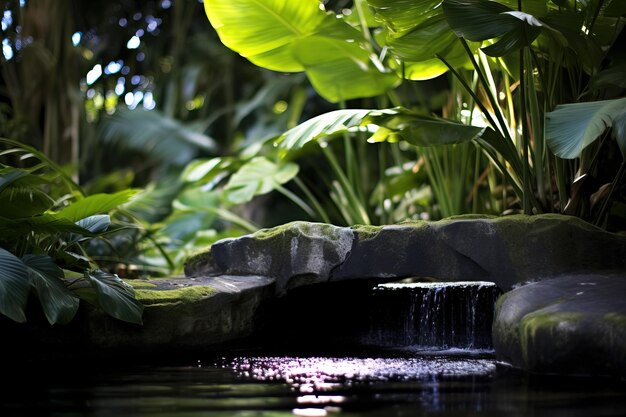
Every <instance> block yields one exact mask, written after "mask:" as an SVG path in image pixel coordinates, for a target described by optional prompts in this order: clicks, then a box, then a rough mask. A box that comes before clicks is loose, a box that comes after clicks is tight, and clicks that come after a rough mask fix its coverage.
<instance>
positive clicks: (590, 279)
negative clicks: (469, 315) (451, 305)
mask: <svg viewBox="0 0 626 417" xmlns="http://www.w3.org/2000/svg"><path fill="white" fill-rule="evenodd" d="M624 294H626V274H624V273H614V274H606V275H591V274H583V275H570V276H563V277H559V278H555V279H550V280H545V281H541V282H536V283H532V284H528V285H525V286H523V287H520V288H517V289H514V290H513V291H510V292H509V293H507V294H505V295H504V296H502V297H501V298H500V300H498V303H497V305H496V313H495V318H494V324H493V343H494V347H495V349H496V355H497V357H498V359H499V360H501V361H503V362H506V363H509V364H511V365H513V366H514V367H518V368H521V369H525V370H527V371H530V372H534V373H560V374H590V375H594V374H611V375H619V376H622V377H623V376H626V297H624Z"/></svg>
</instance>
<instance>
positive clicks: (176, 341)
mask: <svg viewBox="0 0 626 417" xmlns="http://www.w3.org/2000/svg"><path fill="white" fill-rule="evenodd" d="M130 284H131V285H133V287H134V288H135V294H136V297H137V299H138V300H139V301H140V302H141V303H143V305H144V312H143V325H137V324H131V323H126V322H123V321H120V320H116V319H114V318H112V317H111V316H108V315H107V314H105V313H104V312H103V311H101V310H99V309H96V308H94V307H92V306H90V305H88V304H86V303H82V304H81V308H80V310H79V314H78V315H77V317H76V318H74V320H73V321H72V322H70V323H69V324H68V325H65V326H50V325H49V324H48V322H47V320H46V319H45V317H44V316H43V314H42V313H41V312H38V313H39V314H31V315H30V316H29V321H28V323H26V324H18V323H14V322H11V321H10V320H8V319H3V317H1V316H0V331H2V332H3V334H4V335H5V337H6V338H7V340H8V343H6V344H5V345H6V346H5V347H6V348H7V349H8V350H9V351H11V352H14V353H15V354H20V355H28V354H29V352H31V350H32V349H33V348H36V349H37V351H36V354H37V357H40V358H44V357H46V358H52V359H54V358H56V357H63V356H64V355H69V354H72V352H75V351H79V352H81V353H83V354H88V353H89V352H98V353H102V354H106V355H118V354H124V355H129V356H130V357H133V356H136V355H138V354H146V353H147V354H155V353H159V352H172V351H174V352H178V351H181V350H189V351H198V350H203V351H206V350H207V349H211V348H212V347H215V346H218V345H220V344H223V343H227V342H232V341H236V340H239V339H243V338H245V337H247V336H249V335H251V334H252V333H253V332H254V331H256V325H257V323H256V321H257V314H258V310H259V308H260V307H261V305H262V304H263V303H264V302H265V301H266V300H267V299H268V298H271V297H273V296H274V280H273V279H271V278H268V277H258V276H246V277H236V276H220V277H204V278H186V277H170V278H159V279H152V280H130ZM33 313H37V312H33ZM31 318H32V320H31ZM70 347H71V348H70ZM68 349H69V350H68ZM42 351H43V352H45V353H44V354H42V353H40V352H42ZM30 354H31V355H33V354H34V353H32V352H31V353H30Z"/></svg>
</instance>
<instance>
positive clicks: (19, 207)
mask: <svg viewBox="0 0 626 417" xmlns="http://www.w3.org/2000/svg"><path fill="white" fill-rule="evenodd" d="M53 205H54V200H53V199H52V198H51V197H50V196H49V195H48V194H46V193H45V192H43V191H41V190H39V189H37V188H33V187H21V186H9V187H7V188H5V189H4V190H2V191H0V216H3V217H8V218H12V219H18V218H23V217H30V216H35V215H37V214H42V213H44V212H45V211H46V210H48V209H49V208H51V207H52V206H53Z"/></svg>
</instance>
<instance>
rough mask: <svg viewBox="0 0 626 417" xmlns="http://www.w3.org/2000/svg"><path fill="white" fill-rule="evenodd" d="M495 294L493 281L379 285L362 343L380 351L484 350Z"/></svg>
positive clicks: (489, 333)
mask: <svg viewBox="0 0 626 417" xmlns="http://www.w3.org/2000/svg"><path fill="white" fill-rule="evenodd" d="M499 294H500V290H499V289H498V287H497V286H496V285H495V284H494V283H493V282H482V281H480V282H447V283H446V282H436V283H433V282H421V283H410V284H403V283H393V284H381V285H378V286H376V287H375V288H374V294H373V297H372V300H373V305H372V308H371V310H370V311H371V316H370V322H371V327H370V331H369V334H368V336H367V337H366V338H365V340H364V343H365V344H367V345H372V346H381V347H407V346H411V347H416V348H424V349H431V348H434V349H450V348H461V349H490V348H491V347H492V346H491V322H492V320H493V309H494V305H495V300H496V298H497V297H498V295H499Z"/></svg>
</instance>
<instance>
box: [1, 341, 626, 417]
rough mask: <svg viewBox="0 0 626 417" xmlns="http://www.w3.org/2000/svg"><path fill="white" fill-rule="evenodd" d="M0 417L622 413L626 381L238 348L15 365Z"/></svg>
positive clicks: (425, 360) (466, 363)
mask: <svg viewBox="0 0 626 417" xmlns="http://www.w3.org/2000/svg"><path fill="white" fill-rule="evenodd" d="M3 368H4V369H3V379H4V381H5V383H6V382H10V384H8V385H7V386H5V387H4V389H3V390H2V391H0V416H2V417H8V416H24V415H37V416H55V417H57V416H58V417H73V416H115V417H124V416H133V417H143V416H150V417H166V416H168V417H170V416H171V417H200V416H202V417H207V416H209V417H212V416H220V417H221V416H237V417H248V416H250V417H251V416H255V417H256V416H263V417H278V416H294V415H296V416H304V417H306V416H336V415H340V416H353V417H364V416H367V417H372V416H381V417H383V416H384V417H393V416H431V415H437V416H443V415H454V416H469V415H472V416H493V415H506V416H513V417H515V416H527V415H533V416H537V417H543V416H545V417H548V416H550V417H552V416H557V417H559V416H574V417H576V416H596V415H603V416H623V415H626V397H625V396H624V392H626V390H625V388H626V383H625V382H623V381H616V380H609V379H591V378H582V379H581V378H528V377H527V376H524V375H519V374H516V373H511V372H509V371H506V370H503V369H501V368H497V367H496V365H495V362H494V360H493V359H492V358H489V357H485V355H481V356H478V357H475V356H474V357H472V356H469V357H468V356H467V355H462V354H460V353H459V354H456V355H453V356H445V357H444V356H439V354H437V353H435V354H430V355H423V354H415V353H406V352H404V353H402V354H390V353H389V352H387V351H385V352H381V353H380V354H378V355H368V356H364V357H355V356H348V357H342V356H331V355H329V356H291V355H290V356H281V355H258V354H253V355H235V356H232V357H225V358H202V359H201V360H200V362H198V360H197V359H195V360H192V361H183V363H180V362H179V363H178V364H175V365H172V366H158V367H155V366H152V365H135V366H132V367H129V366H124V367H113V366H104V367H97V368H95V367H88V366H80V365H79V366H74V367H69V368H66V367H55V368H27V369H20V370H7V369H6V366H5V367H3Z"/></svg>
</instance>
